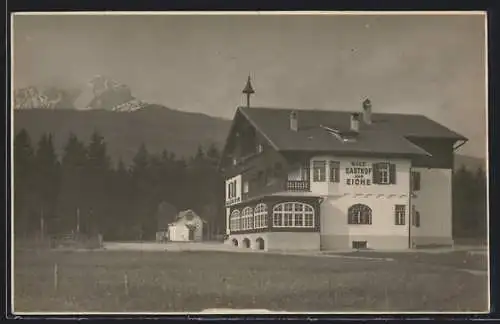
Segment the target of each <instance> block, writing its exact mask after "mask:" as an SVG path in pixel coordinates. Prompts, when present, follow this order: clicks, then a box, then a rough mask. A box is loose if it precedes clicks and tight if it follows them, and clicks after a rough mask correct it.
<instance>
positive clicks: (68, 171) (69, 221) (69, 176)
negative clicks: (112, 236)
mask: <svg viewBox="0 0 500 324" xmlns="http://www.w3.org/2000/svg"><path fill="white" fill-rule="evenodd" d="M61 160H62V161H61V191H60V194H59V199H58V215H59V219H60V223H59V224H60V227H61V231H64V232H70V231H75V232H76V231H77V230H81V231H82V232H84V231H85V228H84V227H83V226H82V225H83V223H84V219H85V213H84V212H85V210H86V207H87V204H88V196H87V194H88V192H87V189H86V187H85V181H86V180H87V173H86V170H85V167H86V164H87V150H86V148H85V144H84V143H83V142H81V141H80V140H79V139H78V138H77V137H76V136H75V135H74V134H70V135H69V137H68V141H67V143H66V145H65V146H64V152H63V156H62V159H61Z"/></svg>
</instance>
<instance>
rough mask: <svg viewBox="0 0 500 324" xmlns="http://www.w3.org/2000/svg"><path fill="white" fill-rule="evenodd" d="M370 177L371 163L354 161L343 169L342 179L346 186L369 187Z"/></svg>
mask: <svg viewBox="0 0 500 324" xmlns="http://www.w3.org/2000/svg"><path fill="white" fill-rule="evenodd" d="M372 177H373V176H372V165H371V163H366V162H362V161H354V162H350V163H349V165H348V166H347V167H346V168H345V176H344V179H345V181H346V185H348V186H370V185H371V184H372Z"/></svg>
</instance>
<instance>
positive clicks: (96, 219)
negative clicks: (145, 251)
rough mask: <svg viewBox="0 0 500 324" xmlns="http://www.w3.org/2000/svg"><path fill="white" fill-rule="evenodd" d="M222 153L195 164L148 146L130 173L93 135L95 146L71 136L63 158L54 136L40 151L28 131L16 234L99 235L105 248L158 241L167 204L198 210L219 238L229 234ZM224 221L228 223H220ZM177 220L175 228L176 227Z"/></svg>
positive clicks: (17, 171)
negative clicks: (112, 244)
mask: <svg viewBox="0 0 500 324" xmlns="http://www.w3.org/2000/svg"><path fill="white" fill-rule="evenodd" d="M219 154H220V153H219V151H218V149H217V148H216V147H215V146H214V145H211V146H209V147H207V148H206V149H205V148H202V147H201V146H200V147H199V148H198V151H197V153H196V154H195V156H193V157H191V158H189V159H183V158H177V157H176V156H175V154H173V153H170V152H168V151H167V150H164V151H163V152H161V153H160V154H151V153H150V152H148V149H147V146H146V145H144V144H143V145H141V146H140V147H139V148H138V150H137V152H136V153H135V156H134V158H133V161H132V163H131V164H130V165H126V164H125V163H124V162H123V161H121V160H118V161H117V162H116V163H113V162H112V161H111V159H110V157H109V155H108V152H107V145H106V142H105V139H104V138H103V137H102V136H101V135H100V134H99V133H97V132H94V133H93V134H92V135H91V137H90V139H89V141H88V143H85V142H84V141H82V140H81V139H79V138H77V137H76V136H75V135H74V134H70V136H69V138H68V139H67V143H66V145H65V146H64V150H63V153H62V154H61V155H62V156H60V157H59V156H57V154H56V153H55V149H54V145H53V137H52V135H51V134H43V135H42V136H41V137H40V138H39V139H38V141H37V142H36V143H34V142H32V139H31V138H30V135H29V134H28V132H27V131H26V130H24V129H23V130H20V131H19V132H18V133H17V135H16V136H15V138H14V167H13V169H14V170H13V172H14V189H13V190H14V204H13V206H14V224H15V225H14V232H15V236H16V237H33V236H34V235H38V234H39V233H40V229H41V227H42V225H41V222H42V219H43V224H44V228H45V231H44V232H46V234H48V235H55V234H61V233H69V232H71V231H72V230H75V229H76V227H77V224H79V226H78V227H79V231H80V232H81V233H86V234H89V235H95V234H97V233H100V234H102V235H103V238H104V239H105V240H151V239H154V238H155V233H156V231H157V227H158V222H159V219H161V217H162V215H160V213H161V212H162V208H159V207H160V205H161V204H162V203H167V204H168V205H170V206H173V207H175V209H176V210H177V211H181V210H185V209H192V210H194V211H195V212H196V213H198V214H199V215H200V216H201V217H202V218H204V219H205V220H206V221H207V222H208V223H209V228H211V230H210V231H211V233H209V234H212V235H215V234H217V233H223V232H224V231H225V218H224V217H223V215H224V209H223V208H224V206H223V197H224V181H223V178H222V176H221V174H220V173H219V172H218V169H217V165H218V162H219ZM221 215H222V216H221ZM173 220H174V219H173V218H172V219H170V220H169V221H173Z"/></svg>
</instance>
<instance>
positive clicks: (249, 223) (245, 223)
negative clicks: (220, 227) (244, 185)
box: [241, 207, 253, 230]
mask: <svg viewBox="0 0 500 324" xmlns="http://www.w3.org/2000/svg"><path fill="white" fill-rule="evenodd" d="M241 229H242V230H247V229H253V209H252V208H251V207H245V208H244V209H243V212H242V213H241Z"/></svg>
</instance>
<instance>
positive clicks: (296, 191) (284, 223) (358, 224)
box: [221, 100, 466, 251]
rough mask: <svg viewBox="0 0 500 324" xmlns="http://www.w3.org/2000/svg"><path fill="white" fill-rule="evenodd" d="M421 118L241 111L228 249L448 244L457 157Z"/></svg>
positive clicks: (445, 132) (232, 164)
mask: <svg viewBox="0 0 500 324" xmlns="http://www.w3.org/2000/svg"><path fill="white" fill-rule="evenodd" d="M465 142H466V138H464V137H463V136H461V135H459V134H457V133H455V132H453V131H451V130H449V129H447V128H446V127H444V126H442V125H440V124H438V123H436V122H434V121H432V120H430V119H428V118H426V117H424V116H421V115H402V114H374V113H372V108H371V103H370V102H369V101H368V100H366V101H365V102H364V103H363V105H362V107H361V109H359V111H358V112H338V111H323V110H298V109H276V108H257V107H239V108H238V109H237V111H236V114H235V117H234V119H233V124H232V127H231V130H230V133H229V136H228V139H227V141H226V145H225V148H224V151H223V157H222V160H221V168H222V170H223V171H224V173H225V176H226V197H225V204H226V215H225V216H226V234H227V237H228V239H227V240H226V243H227V244H232V245H237V246H239V247H242V248H251V249H262V250H267V251H269V250H293V251H298V250H313V251H317V250H340V249H351V248H356V249H359V248H369V249H407V248H412V247H415V246H419V245H429V244H437V245H450V244H453V239H452V196H451V194H452V193H451V185H452V184H451V180H452V168H453V154H454V150H455V149H456V148H457V147H458V146H460V145H462V144H464V143H465Z"/></svg>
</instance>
